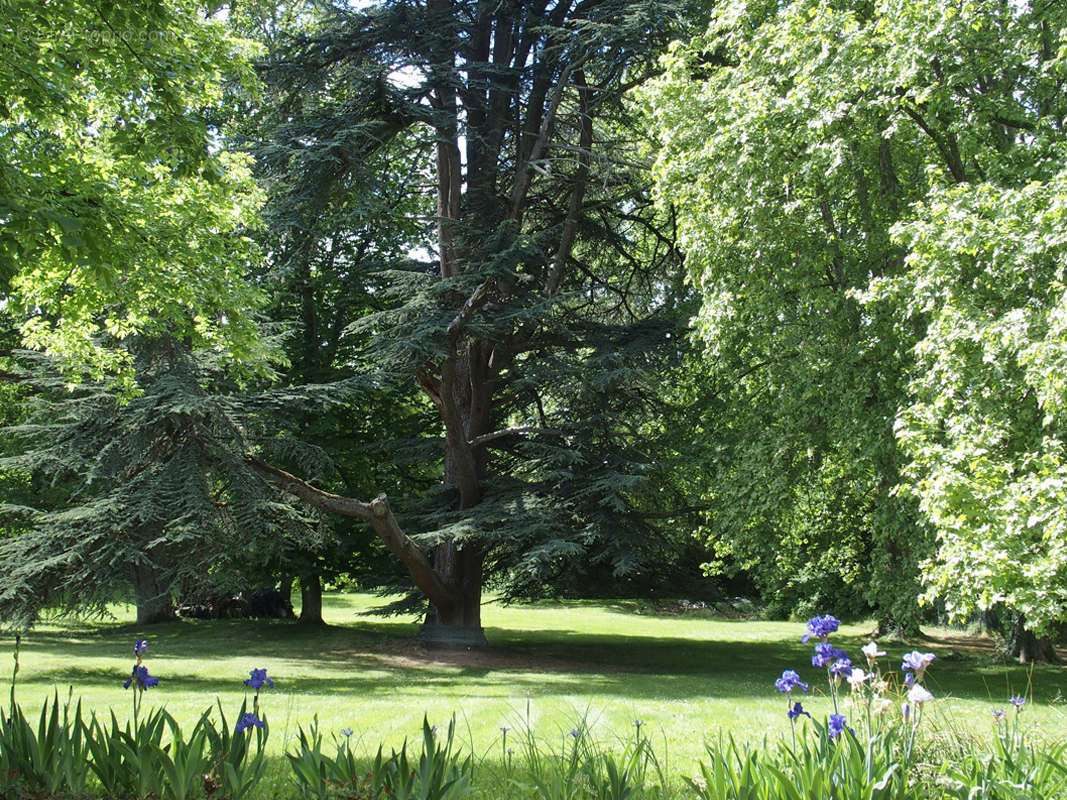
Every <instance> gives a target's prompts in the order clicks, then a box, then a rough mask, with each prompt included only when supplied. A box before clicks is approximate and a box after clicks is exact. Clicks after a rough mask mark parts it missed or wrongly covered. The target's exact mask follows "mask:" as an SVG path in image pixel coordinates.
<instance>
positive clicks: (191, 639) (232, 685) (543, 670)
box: [0, 594, 1067, 774]
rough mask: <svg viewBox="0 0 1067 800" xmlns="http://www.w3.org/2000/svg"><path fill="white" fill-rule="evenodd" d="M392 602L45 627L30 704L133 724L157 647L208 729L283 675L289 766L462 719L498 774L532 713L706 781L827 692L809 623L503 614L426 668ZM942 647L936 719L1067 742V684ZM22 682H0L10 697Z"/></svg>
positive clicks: (489, 611)
mask: <svg viewBox="0 0 1067 800" xmlns="http://www.w3.org/2000/svg"><path fill="white" fill-rule="evenodd" d="M376 602H377V600H376V599H375V598H372V597H369V596H366V595H351V594H350V595H338V594H333V595H328V596H327V598H326V604H325V613H324V616H325V617H326V620H327V622H328V623H329V627H327V628H325V629H321V630H308V629H305V628H303V627H301V626H299V625H297V624H295V623H291V622H263V621H251V620H239V621H223V622H203V621H186V622H180V623H175V624H170V625H163V626H155V627H153V628H151V629H149V630H141V629H138V628H137V627H136V626H135V625H134V624H133V623H132V622H130V619H131V617H129V616H120V617H119V618H118V619H117V620H115V621H112V622H108V623H104V624H79V625H76V626H75V625H70V624H53V625H46V626H41V627H40V628H38V629H35V630H34V631H32V632H31V633H30V634H29V635H28V636H27V637H25V639H24V641H23V649H22V671H21V672H20V675H19V687H18V697H19V700H20V702H21V703H22V705H23V707H24V708H26V709H27V711H30V710H31V709H33V708H35V707H39V703H40V701H41V699H42V698H43V697H44V696H45V695H46V694H50V693H51V692H52V691H53V690H54V689H55V688H58V689H59V691H61V692H65V691H66V690H67V687H68V686H71V685H72V686H73V687H74V691H75V694H76V696H79V697H81V698H82V699H83V701H84V702H85V704H86V706H88V707H89V708H91V709H94V710H97V711H100V710H103V709H106V708H107V707H108V706H113V707H115V709H116V710H117V711H118V712H119V713H120V714H124V713H128V712H127V710H128V708H129V693H128V692H124V691H123V689H122V681H123V680H124V679H125V677H126V676H127V675H128V674H129V670H130V666H131V664H132V663H133V660H132V656H131V647H132V644H133V641H134V639H135V638H138V637H140V636H142V635H143V636H145V637H146V638H148V639H149V642H150V652H149V656H148V658H147V660H146V664H147V665H148V667H149V669H150V671H151V673H152V674H153V675H155V676H157V677H159V678H160V686H159V688H158V689H153V690H151V691H150V692H149V695H148V698H147V702H148V703H150V704H151V703H153V702H159V703H165V704H166V705H167V707H168V708H169V709H170V710H171V712H172V713H174V714H175V715H176V716H178V717H179V718H180V719H185V720H189V721H191V720H192V719H193V718H195V716H196V715H197V714H198V713H199V712H200V711H202V710H203V709H204V708H205V707H206V706H207V705H209V704H210V703H212V702H213V701H214V698H215V697H216V696H218V697H220V698H221V699H222V701H223V704H224V706H225V707H226V709H227V711H228V713H229V714H230V716H231V718H232V717H233V715H234V714H235V712H236V709H237V708H238V706H239V705H240V702H241V699H242V698H243V697H244V686H243V685H242V683H241V681H242V680H243V678H245V677H247V676H248V671H249V670H250V669H252V668H253V667H266V668H268V670H269V675H270V676H271V677H272V678H273V679H274V680H275V682H276V688H275V689H274V690H270V691H266V692H265V693H264V695H263V696H262V698H261V704H262V707H263V709H264V711H265V712H266V714H267V715H268V717H269V719H270V721H271V726H272V736H271V741H272V749H274V750H275V751H276V752H280V750H281V748H282V746H283V744H284V743H286V742H291V741H292V737H293V735H294V732H295V726H296V724H297V723H305V724H306V723H307V722H309V721H310V720H311V719H312V717H313V716H314V715H318V718H319V721H320V724H321V726H322V729H323V730H324V731H327V732H332V731H338V730H340V729H341V728H342V727H345V726H350V727H352V728H354V729H355V730H356V731H357V735H358V736H361V737H362V740H363V742H364V745H365V746H366V747H368V748H370V747H371V746H374V747H376V746H377V743H378V742H380V741H384V742H386V743H387V745H389V744H392V745H397V744H399V742H400V741H401V740H402V739H403V737H404V736H415V735H417V733H418V730H419V726H420V724H421V720H422V716H423V714H424V713H426V714H428V715H429V718H430V721H431V722H436V723H437V724H442V723H445V722H447V719H448V717H449V716H450V715H451V714H453V713H455V714H456V715H457V717H458V720H459V727H460V729H461V731H462V732H463V738H464V739H465V740H467V739H468V738H469V740H470V741H472V742H473V744H474V748H475V751H476V752H477V753H478V754H479V755H482V754H485V755H487V756H488V757H490V758H492V757H494V756H495V755H497V754H499V753H500V747H501V741H500V739H501V733H500V728H501V727H505V726H506V727H510V728H516V727H521V725H522V724H523V719H524V718H525V716H526V713H527V708H529V713H530V721H531V723H532V725H533V727H534V729H535V731H536V732H537V734H538V735H539V736H541V737H542V738H543V739H544V740H545V741H546V742H548V743H550V744H551V743H553V742H556V743H558V742H560V741H562V739H563V737H565V736H566V731H567V730H569V729H570V728H571V727H573V726H574V725H575V721H576V720H577V719H578V718H579V717H582V716H587V718H588V720H589V722H590V724H591V727H592V728H593V729H594V731H595V733H596V734H597V735H598V736H600V737H601V738H602V739H604V740H608V741H610V740H611V739H612V738H615V737H627V736H630V735H632V732H633V728H632V724H633V721H634V719H641V720H642V721H643V722H644V723H645V724H646V725H647V727H646V728H645V730H646V731H648V732H649V733H650V735H651V736H652V737H653V738H654V740H655V741H656V742H657V744H658V747H657V751H658V752H659V754H660V755H661V756H662V755H663V754H664V752H666V753H667V754H668V757H669V761H670V769H671V770H672V771H674V772H681V773H683V774H692V770H693V764H694V760H695V759H696V758H697V757H699V756H700V754H701V753H702V750H703V742H705V741H711V740H714V739H715V738H716V737H717V735H718V732H719V731H724V732H732V733H733V734H734V735H735V736H740V737H743V738H750V739H758V738H762V737H763V736H764V735H768V734H769V735H771V736H775V735H778V734H780V733H784V732H786V731H787V730H788V729H787V723H786V721H785V718H784V707H785V704H784V702H783V699H782V698H781V697H780V696H779V695H778V693H777V692H776V691H775V690H774V686H773V683H774V679H775V678H776V677H778V676H779V675H780V674H781V672H782V670H783V669H797V670H798V671H799V672H800V674H801V676H802V678H804V679H805V680H809V679H810V680H811V681H812V683H813V688H814V686H820V685H825V680H824V679H822V677H821V672H820V671H817V670H815V669H813V668H812V667H811V666H810V652H811V648H810V646H808V645H801V644H800V641H799V639H800V633H802V632H803V628H802V626H800V625H797V624H795V623H780V622H747V621H733V620H721V619H717V620H716V619H707V618H700V617H697V616H659V615H655V614H650V613H639V612H640V611H641V610H642V609H641V607H640V606H638V605H637V604H633V603H617V604H605V603H596V602H565V603H557V604H541V605H535V606H515V607H510V608H504V607H501V606H498V605H495V604H489V605H487V606H486V608H485V612H484V623H485V625H486V633H487V635H488V637H489V639H490V641H491V642H492V644H493V646H494V647H493V650H492V652H491V653H489V654H466V653H464V654H459V655H443V654H434V653H429V654H427V653H424V652H422V651H420V650H419V649H418V648H417V647H416V646H415V645H414V643H413V642H412V637H413V636H414V633H415V630H416V629H415V626H414V625H412V624H411V623H410V622H406V621H399V620H396V619H385V618H381V617H374V616H361V615H360V612H363V611H365V610H366V609H367V608H369V607H371V606H372V605H374V604H375V603H376ZM646 612H647V609H646ZM119 613H120V614H128V613H129V612H128V610H120V612H119ZM868 630H869V626H868V625H863V624H861V625H853V626H845V627H844V628H843V629H842V631H841V632H840V635H839V636H837V637H835V643H836V644H837V645H838V646H840V647H843V648H845V649H846V650H847V651H848V652H849V653H850V654H851V655H852V656H853V657H854V660H856V661H857V662H859V661H861V660H862V657H861V656H860V653H859V647H860V646H861V645H862V644H863V643H865V642H866V641H867V639H866V633H867V631H868ZM934 633H935V635H940V637H941V638H940V639H935V640H934V641H926V642H922V643H916V645H917V646H919V647H921V648H922V649H924V650H927V649H929V650H933V651H934V652H936V653H938V655H939V658H938V660H937V661H936V662H935V663H934V665H933V667H931V669H930V672H929V674H928V680H927V685H928V687H929V688H930V689H931V691H933V692H934V694H935V695H936V696H937V697H938V698H939V699H938V701H937V702H936V703H935V704H934V707H933V708H932V709H931V710H932V711H933V715H934V716H939V715H945V716H946V717H948V718H951V720H952V724H954V725H956V726H957V727H959V726H964V727H972V728H973V729H974V730H975V731H976V732H983V731H988V730H989V728H990V726H991V717H990V714H989V711H990V709H991V708H992V707H993V706H994V705H996V706H998V707H1003V706H1005V704H1006V703H1005V700H1006V698H1007V697H1008V695H1009V694H1011V693H1013V692H1014V693H1026V694H1028V695H1029V694H1030V689H1029V688H1028V686H1029V681H1030V679H1031V678H1032V684H1033V685H1032V696H1033V700H1034V705H1033V706H1031V707H1028V708H1027V709H1026V712H1025V713H1026V717H1027V720H1028V721H1029V723H1030V724H1031V725H1033V726H1036V727H1037V728H1038V729H1039V730H1040V731H1042V732H1044V733H1046V734H1047V735H1050V736H1058V737H1062V736H1063V735H1064V733H1065V732H1067V705H1065V701H1064V697H1065V696H1067V669H1064V668H1062V667H1037V668H1035V669H1034V670H1033V673H1032V676H1031V675H1029V673H1028V671H1027V670H1026V669H1024V668H1021V667H1015V666H1013V667H1003V666H994V665H992V664H990V663H989V660H988V657H987V656H986V655H983V654H981V653H980V652H978V651H976V650H973V649H972V647H973V646H974V645H976V644H977V645H980V644H981V642H980V641H979V642H975V641H969V640H964V639H962V638H960V639H957V640H952V639H950V638H949V635H948V632H945V631H940V632H937V631H935V632H934ZM885 649H887V650H888V651H889V657H888V658H887V659H885V662H886V663H885V664H883V668H886V669H889V670H896V669H898V668H899V665H900V656H901V654H902V653H903V652H905V651H906V650H910V649H912V645H911V644H909V645H907V646H905V645H904V644H896V645H890V646H888V647H886V648H885ZM11 652H12V643H11V640H10V638H5V639H4V640H2V641H0V665H2V664H9V665H10V664H11V663H12V662H11V660H10V658H11ZM9 674H10V673H9V672H8V671H7V669H3V672H0V681H2V682H0V690H6V688H7V675H9ZM897 674H898V675H899V672H898V673H897ZM5 694H6V691H5ZM805 706H806V707H808V708H809V709H810V710H811V711H813V712H814V713H816V715H825V714H826V713H828V712H829V701H828V700H827V698H825V697H823V696H815V697H809V698H807V699H805ZM512 735H514V734H512Z"/></svg>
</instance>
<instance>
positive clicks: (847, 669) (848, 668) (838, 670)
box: [830, 653, 852, 678]
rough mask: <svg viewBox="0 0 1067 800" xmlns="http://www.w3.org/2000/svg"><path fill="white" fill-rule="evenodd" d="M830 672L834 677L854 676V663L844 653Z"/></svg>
mask: <svg viewBox="0 0 1067 800" xmlns="http://www.w3.org/2000/svg"><path fill="white" fill-rule="evenodd" d="M830 672H832V673H833V674H834V675H838V676H840V677H843V678H847V677H848V676H849V675H851V674H852V662H851V661H850V660H849V658H848V656H846V655H844V654H843V653H842V654H841V655H840V656H839V657H838V659H837V661H835V662H834V663H833V664H832V665H831V667H830Z"/></svg>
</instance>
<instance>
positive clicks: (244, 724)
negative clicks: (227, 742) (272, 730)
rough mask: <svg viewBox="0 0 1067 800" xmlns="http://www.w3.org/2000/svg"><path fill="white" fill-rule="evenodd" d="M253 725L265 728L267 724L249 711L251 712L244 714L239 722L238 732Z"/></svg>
mask: <svg viewBox="0 0 1067 800" xmlns="http://www.w3.org/2000/svg"><path fill="white" fill-rule="evenodd" d="M253 726H255V727H257V728H265V727H267V726H266V724H265V723H264V722H263V720H261V719H260V718H259V717H257V716H256V715H255V714H253V713H251V712H249V713H247V714H245V715H244V716H242V717H241V719H240V721H239V722H238V723H237V730H236V733H241V732H242V731H245V730H247V729H248V728H251V727H253Z"/></svg>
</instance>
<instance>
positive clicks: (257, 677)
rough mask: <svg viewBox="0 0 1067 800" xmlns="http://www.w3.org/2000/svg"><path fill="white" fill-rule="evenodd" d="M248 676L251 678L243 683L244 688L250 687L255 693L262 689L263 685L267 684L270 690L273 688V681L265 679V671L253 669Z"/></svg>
mask: <svg viewBox="0 0 1067 800" xmlns="http://www.w3.org/2000/svg"><path fill="white" fill-rule="evenodd" d="M248 674H249V675H251V676H252V677H250V678H249V679H248V680H246V681H245V686H251V687H252V688H253V689H255V690H256V691H257V692H258V691H259V690H260V689H262V688H263V684H267V686H269V687H270V688H271V689H273V688H274V681H272V680H271V679H270V678H268V677H267V670H265V669H254V670H252V671H251V672H250V673H248Z"/></svg>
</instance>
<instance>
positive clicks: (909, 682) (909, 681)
mask: <svg viewBox="0 0 1067 800" xmlns="http://www.w3.org/2000/svg"><path fill="white" fill-rule="evenodd" d="M904 685H905V686H907V687H908V688H909V689H910V688H911V687H912V686H914V685H915V676H914V675H912V674H911V673H910V672H905V673H904Z"/></svg>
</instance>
